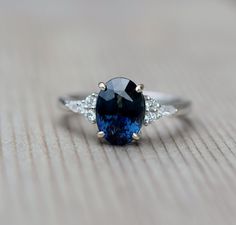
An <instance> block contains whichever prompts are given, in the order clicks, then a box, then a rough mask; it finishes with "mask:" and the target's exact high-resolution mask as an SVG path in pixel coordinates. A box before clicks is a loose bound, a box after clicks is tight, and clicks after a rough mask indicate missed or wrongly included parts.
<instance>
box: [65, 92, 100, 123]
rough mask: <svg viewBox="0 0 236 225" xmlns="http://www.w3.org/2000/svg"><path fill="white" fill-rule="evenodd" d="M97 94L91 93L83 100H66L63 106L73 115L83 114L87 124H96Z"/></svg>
mask: <svg viewBox="0 0 236 225" xmlns="http://www.w3.org/2000/svg"><path fill="white" fill-rule="evenodd" d="M97 96H98V95H97V94H95V93H93V94H91V95H89V96H88V97H87V98H86V99H85V100H68V101H67V102H66V103H65V106H66V107H67V108H68V109H70V110H71V111H73V112H74V113H80V114H83V115H84V116H85V117H86V118H87V119H88V121H89V122H91V123H95V122H96V112H95V108H96V103H97Z"/></svg>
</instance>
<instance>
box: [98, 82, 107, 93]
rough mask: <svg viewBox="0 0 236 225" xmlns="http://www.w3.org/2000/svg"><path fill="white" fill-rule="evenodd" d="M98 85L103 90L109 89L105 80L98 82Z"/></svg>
mask: <svg viewBox="0 0 236 225" xmlns="http://www.w3.org/2000/svg"><path fill="white" fill-rule="evenodd" d="M98 87H99V88H100V89H101V90H102V91H105V90H106V89H107V86H106V84H105V83H103V82H100V83H99V84H98Z"/></svg>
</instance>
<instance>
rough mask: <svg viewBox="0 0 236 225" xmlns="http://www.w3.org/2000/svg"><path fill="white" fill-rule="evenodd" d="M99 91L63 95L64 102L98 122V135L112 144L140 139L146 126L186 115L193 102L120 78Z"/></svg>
mask: <svg viewBox="0 0 236 225" xmlns="http://www.w3.org/2000/svg"><path fill="white" fill-rule="evenodd" d="M98 87H99V89H100V92H99V93H92V94H90V95H87V96H82V95H78V96H68V97H62V98H60V99H59V100H60V102H61V103H62V105H63V106H64V107H65V108H66V109H69V110H70V111H72V112H74V113H79V114H82V115H84V116H85V117H86V118H87V120H88V121H89V122H90V123H94V124H97V127H98V132H97V136H98V138H100V139H105V140H106V141H108V142H109V143H110V144H112V145H126V144H128V143H130V142H132V141H138V140H139V139H140V131H141V128H142V126H143V125H145V126H147V125H149V124H151V123H152V122H153V121H155V120H158V119H160V118H162V117H166V116H173V115H175V116H184V115H186V114H187V113H188V112H189V109H190V108H191V102H190V101H188V100H185V99H182V98H179V97H175V96H172V95H168V94H163V93H159V92H146V91H144V85H143V84H139V85H136V84H135V83H134V82H133V81H131V80H129V79H127V78H123V77H117V78H114V79H111V80H110V81H108V82H107V83H103V82H100V83H99V84H98Z"/></svg>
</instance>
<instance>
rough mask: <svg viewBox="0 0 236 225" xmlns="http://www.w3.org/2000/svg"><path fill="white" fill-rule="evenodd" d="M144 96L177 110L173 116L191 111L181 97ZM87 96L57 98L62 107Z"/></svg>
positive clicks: (154, 93) (168, 95) (157, 94)
mask: <svg viewBox="0 0 236 225" xmlns="http://www.w3.org/2000/svg"><path fill="white" fill-rule="evenodd" d="M143 94H144V95H147V96H150V97H151V98H154V99H157V100H158V102H159V103H160V104H161V105H167V106H168V105H170V106H173V107H175V108H176V109H177V113H175V116H185V115H186V114H188V113H189V112H190V110H191V101H189V100H186V99H184V98H181V97H177V96H174V95H171V94H166V93H161V92H153V91H144V92H143ZM87 96H88V94H76V95H69V96H66V97H61V98H59V102H60V103H61V105H62V106H65V104H66V102H67V101H70V100H83V99H85V98H86V97H87Z"/></svg>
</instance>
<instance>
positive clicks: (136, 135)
mask: <svg viewBox="0 0 236 225" xmlns="http://www.w3.org/2000/svg"><path fill="white" fill-rule="evenodd" d="M132 138H133V140H134V141H138V140H139V139H140V136H139V134H136V133H133V136H132Z"/></svg>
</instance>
